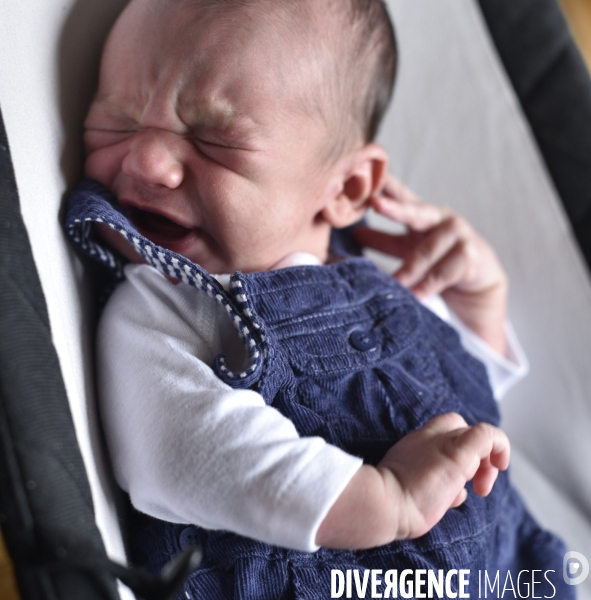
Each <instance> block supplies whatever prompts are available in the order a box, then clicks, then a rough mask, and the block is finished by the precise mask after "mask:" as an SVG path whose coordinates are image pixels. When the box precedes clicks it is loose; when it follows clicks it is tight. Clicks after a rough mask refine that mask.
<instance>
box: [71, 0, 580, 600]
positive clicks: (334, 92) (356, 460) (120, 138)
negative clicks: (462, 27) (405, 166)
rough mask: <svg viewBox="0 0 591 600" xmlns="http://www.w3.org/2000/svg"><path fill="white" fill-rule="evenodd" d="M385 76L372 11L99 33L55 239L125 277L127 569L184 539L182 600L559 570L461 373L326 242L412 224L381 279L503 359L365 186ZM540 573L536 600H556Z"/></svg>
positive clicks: (455, 243) (497, 273)
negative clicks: (68, 239) (396, 267)
mask: <svg viewBox="0 0 591 600" xmlns="http://www.w3.org/2000/svg"><path fill="white" fill-rule="evenodd" d="M395 66H396V49H395V42H394V35H393V31H392V28H391V24H390V22H389V19H388V16H387V13H386V11H385V8H384V6H383V5H382V3H381V2H379V1H378V0H364V1H361V0H333V1H331V0H314V1H312V0H305V1H304V0H302V1H299V2H294V1H293V0H289V1H284V2H279V1H277V0H274V1H271V0H250V1H244V0H243V1H238V0H235V1H233V0H217V1H211V0H175V1H173V0H132V2H131V3H130V4H129V6H128V7H127V8H126V10H125V11H124V13H123V14H122V16H121V17H120V18H119V20H118V21H117V23H116V25H115V26H114V28H113V31H112V32H111V35H110V37H109V39H108V41H107V44H106V46H105V50H104V54H103V59H102V65H101V73H100V82H99V89H98V92H97V95H96V97H95V100H94V102H93V104H92V106H91V108H90V111H89V114H88V117H87V120H86V135H85V141H86V147H87V161H86V174H87V176H88V177H89V178H92V180H94V181H86V182H83V184H82V185H81V186H79V188H78V189H77V190H75V192H74V193H73V195H72V198H71V202H70V209H69V214H68V220H67V228H68V231H69V233H70V235H71V236H72V239H73V240H74V242H75V243H76V244H78V245H79V246H80V247H82V248H83V249H84V250H86V251H87V252H88V253H90V254H91V255H93V256H95V257H96V258H98V259H99V260H101V261H102V262H103V263H104V264H106V265H107V266H109V267H111V268H112V270H113V272H114V273H115V274H116V276H117V277H118V278H119V279H123V278H125V280H124V281H123V282H122V283H120V285H119V286H118V287H117V289H116V290H115V292H114V293H113V295H112V296H111V298H110V300H109V302H108V304H107V306H106V308H105V311H104V314H103V316H102V320H101V324H100V328H99V334H98V344H99V345H98V359H99V387H100V390H99V393H100V403H101V411H102V415H103V420H104V425H105V430H106V436H107V440H108V444H109V451H110V454H111V458H112V460H113V465H114V469H115V474H116V477H117V481H118V482H119V484H120V485H121V486H122V487H123V489H125V490H126V491H127V492H128V493H129V494H130V498H131V501H132V503H133V505H134V506H135V507H136V508H138V509H139V510H140V511H142V513H145V515H150V516H144V515H141V516H137V518H136V519H134V527H133V529H132V534H131V535H132V540H131V545H132V547H133V548H135V560H137V561H140V562H142V563H144V564H145V565H146V566H147V567H148V568H150V569H151V570H154V571H158V570H160V569H161V568H162V567H163V566H164V564H165V563H166V562H167V561H168V560H169V559H170V558H171V557H172V556H173V555H174V554H175V553H176V552H177V551H178V550H179V549H180V548H182V547H183V545H185V544H186V543H189V542H191V541H194V540H199V541H200V542H201V544H202V545H203V547H204V551H205V557H204V560H203V562H202V564H201V565H200V567H199V568H198V569H197V571H196V572H195V573H194V574H193V575H192V576H191V578H190V579H189V581H188V582H187V584H186V586H185V588H184V590H183V592H182V593H181V595H180V596H179V597H183V598H186V597H195V598H225V597H240V598H257V599H258V598H279V597H286V598H287V597H298V598H299V597H302V598H304V597H305V598H309V597H329V593H330V591H329V590H330V582H331V570H333V569H341V570H344V569H350V568H357V569H381V570H382V571H383V572H384V573H387V574H388V576H387V577H385V579H384V582H383V586H384V588H387V586H390V590H392V589H393V588H392V586H393V585H394V584H393V581H394V579H393V577H395V575H394V572H395V571H397V572H402V571H403V570H404V569H432V570H434V572H435V573H438V572H439V571H446V570H451V569H465V570H470V572H471V577H470V583H469V586H468V588H466V589H467V590H471V591H472V592H473V593H475V590H476V587H477V581H478V573H477V572H478V570H480V569H488V570H489V571H497V570H498V571H500V572H501V573H502V577H505V574H506V573H507V572H510V573H512V574H513V577H514V578H516V577H517V575H518V573H519V572H520V571H522V570H538V571H542V572H546V573H548V572H552V573H554V575H556V574H557V573H558V571H559V568H560V565H561V561H562V555H563V553H564V548H563V546H562V544H561V542H560V541H559V540H557V539H556V538H555V537H554V536H552V535H550V534H549V533H547V532H544V531H542V530H541V529H540V528H539V527H538V526H537V524H536V523H535V522H534V521H533V520H532V518H531V517H530V516H529V515H528V514H527V512H526V511H525V509H524V507H523V505H522V503H521V501H520V499H519V497H518V496H517V494H516V492H515V491H514V490H513V489H512V488H511V486H510V485H509V482H508V479H507V475H506V473H501V474H500V475H499V471H504V470H505V469H506V468H507V465H508V459H509V443H508V440H507V438H506V436H505V435H504V434H503V433H502V431H501V430H499V429H498V428H497V427H496V425H497V424H498V411H497V407H496V404H495V401H494V399H493V396H492V393H491V390H490V386H489V383H488V380H487V377H486V371H485V369H484V368H483V366H482V365H481V364H480V363H479V362H478V361H476V360H475V359H474V358H473V357H471V356H470V355H468V354H467V353H466V352H465V350H464V349H463V348H462V346H461V344H460V343H459V340H458V336H457V334H456V333H455V332H454V331H453V330H452V329H450V328H449V327H448V326H447V325H445V324H444V323H443V322H442V321H441V320H439V319H438V318H437V317H436V316H435V315H433V314H432V313H431V312H430V311H428V310H427V309H425V308H424V307H423V306H421V305H420V304H419V303H418V302H417V300H416V298H415V297H413V295H412V294H411V293H410V292H409V291H408V290H407V289H405V288H404V287H403V286H402V285H400V283H399V282H397V281H396V280H395V279H393V278H391V277H389V276H386V275H385V274H382V273H380V272H378V271H377V270H376V269H375V268H374V267H373V266H372V265H371V263H370V262H368V261H366V260H364V259H361V258H352V257H349V258H347V257H343V256H338V255H337V254H336V253H335V252H332V251H331V247H330V236H331V231H332V230H333V229H335V228H337V229H338V228H343V227H346V226H348V225H351V224H353V223H355V222H357V221H358V220H359V219H360V218H362V217H363V215H364V213H365V211H366V210H367V208H368V207H369V205H370V204H371V205H373V206H374V208H376V209H378V210H380V211H381V212H384V213H387V214H389V215H390V216H391V217H393V218H396V219H397V220H400V221H402V222H404V223H406V224H407V225H408V226H409V228H410V229H412V230H417V231H419V232H424V233H422V234H419V235H417V234H416V233H413V235H410V236H408V237H407V238H406V240H407V241H406V246H405V249H404V253H405V258H406V262H405V265H404V266H403V268H402V270H401V271H400V272H399V273H398V278H399V279H400V280H401V281H402V282H403V283H405V284H406V285H409V286H410V287H412V288H413V290H414V291H415V292H416V293H417V295H420V296H423V295H426V294H428V293H431V292H434V291H436V292H443V296H444V298H445V299H446V300H447V301H448V302H449V304H450V305H451V306H452V308H453V309H454V310H455V312H456V313H457V315H458V316H459V317H460V318H461V320H462V321H463V322H464V323H465V324H466V325H467V326H468V327H469V328H470V329H472V330H473V331H474V332H475V333H476V334H478V335H479V336H480V337H482V338H483V339H484V340H485V341H486V342H488V343H489V345H491V346H492V347H493V348H495V349H497V350H499V352H500V353H501V354H504V353H506V346H507V343H506V337H505V329H504V319H505V305H506V299H505V296H506V282H505V280H504V275H503V274H502V271H501V269H500V267H499V266H498V263H497V262H496V259H495V258H494V255H493V254H492V252H491V251H490V249H489V248H488V246H487V245H486V244H485V243H484V242H483V241H482V240H481V239H480V238H479V237H478V236H476V234H475V233H474V232H473V231H472V230H471V229H470V228H469V227H468V226H467V225H466V224H465V223H464V222H463V221H461V220H460V219H458V218H457V217H455V216H454V215H451V214H450V212H449V211H447V210H444V209H440V208H437V207H433V206H431V205H425V204H422V203H420V202H419V201H418V200H417V199H416V198H414V197H413V196H412V195H411V194H410V193H409V192H407V191H406V190H405V189H404V188H400V187H399V186H398V184H396V182H394V181H393V180H392V179H388V178H387V176H386V163H387V156H386V154H385V152H384V150H383V149H382V148H380V147H379V146H377V145H376V144H374V143H373V142H372V140H373V138H374V136H375V134H376V130H377V127H378V125H379V122H380V120H381V118H382V115H383V113H384V111H385V109H386V107H387V104H388V101H389V98H390V95H391V91H392V86H393V80H394V73H395ZM382 192H384V194H383V195H382V196H380V194H381V193H382ZM90 223H95V225H93V227H90V225H89V224H90ZM96 233H98V234H99V235H100V237H99V238H97V237H96V235H95V234H96ZM366 234H367V232H366ZM103 242H106V246H105V245H104V244H103ZM113 251H114V252H113ZM474 251H476V252H474ZM124 259H126V260H127V261H129V264H127V266H125V267H124V266H123V265H124V262H125V260H124ZM211 274H218V275H217V276H215V277H214V276H212V275H211ZM497 477H498V480H497ZM495 480H497V481H496V484H495ZM469 481H472V483H471V484H470V485H468V486H466V484H467V482H469ZM416 538H418V539H416ZM339 549H340V550H339ZM351 550H359V551H357V552H351ZM362 550H363V551H362ZM440 576H441V575H440ZM558 579H559V578H558V577H552V576H551V575H550V576H549V577H548V578H546V579H545V580H543V582H540V584H539V585H538V587H537V588H536V592H537V593H544V592H547V593H549V594H551V593H552V591H553V590H554V591H556V589H559V590H562V587H566V588H567V589H566V590H563V591H560V593H559V596H560V597H561V598H570V597H572V594H571V591H570V588H568V586H564V583H562V584H561V583H560V582H559V581H558ZM448 585H451V588H452V589H453V590H455V592H457V590H458V589H459V587H460V584H459V580H458V579H456V580H453V581H451V583H449V584H448ZM561 586H562V587H561ZM449 593H451V592H449ZM464 597H467V596H464Z"/></svg>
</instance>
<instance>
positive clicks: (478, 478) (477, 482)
mask: <svg viewBox="0 0 591 600" xmlns="http://www.w3.org/2000/svg"><path fill="white" fill-rule="evenodd" d="M498 475H499V469H497V468H496V467H493V466H492V465H491V464H490V462H489V461H488V460H484V461H482V464H481V465H480V468H479V469H478V471H476V475H474V479H472V489H473V490H474V491H475V492H476V493H477V494H478V495H479V496H488V494H490V492H491V490H492V488H493V485H494V483H495V481H496V480H497V477H498Z"/></svg>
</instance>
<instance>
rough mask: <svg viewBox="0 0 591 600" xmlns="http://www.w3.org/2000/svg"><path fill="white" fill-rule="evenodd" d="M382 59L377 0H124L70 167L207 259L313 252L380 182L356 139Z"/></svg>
mask: <svg viewBox="0 0 591 600" xmlns="http://www.w3.org/2000/svg"><path fill="white" fill-rule="evenodd" d="M395 69H396V48H395V42H394V34H393V31H392V27H391V24H390V21H389V19H388V16H387V13H386V10H385V8H384V6H383V4H382V2H381V1H380V0H132V1H131V3H130V4H129V5H128V7H127V8H126V10H125V11H124V12H123V14H122V15H121V17H120V18H119V20H118V21H117V23H116V24H115V26H114V28H113V30H112V32H111V34H110V36H109V39H108V41H107V44H106V46H105V50H104V53H103V58H102V63H101V72H100V81H99V88H98V92H97V95H96V97H95V100H94V102H93V104H92V106H91V108H90V111H89V114H88V117H87V119H86V134H85V141H86V147H87V161H86V174H87V175H88V176H89V177H93V178H95V179H97V180H99V181H100V182H102V183H103V184H105V185H106V186H107V187H108V188H110V189H111V190H112V191H113V192H114V193H115V195H116V196H117V197H118V198H119V202H120V203H121V205H122V206H123V207H124V209H125V210H126V211H127V213H128V216H129V217H130V219H131V220H132V221H133V222H134V224H135V225H136V226H137V227H138V229H139V230H140V232H141V233H143V234H144V235H145V236H146V237H147V238H149V239H151V240H152V241H153V242H155V243H156V244H158V245H161V246H163V247H165V248H168V249H170V250H172V251H174V252H177V253H179V254H182V255H184V256H186V257H187V258H189V259H190V260H192V261H193V262H196V263H198V264H200V265H201V266H203V267H204V268H205V269H207V270H208V271H210V272H215V273H220V272H233V271H236V270H241V271H245V272H248V271H259V270H266V269H268V268H269V267H271V266H272V265H273V264H275V263H277V262H278V261H279V260H280V259H282V258H283V257H285V256H286V255H288V254H290V253H291V252H298V251H300V252H310V253H312V254H315V255H316V256H318V258H320V259H321V260H322V261H324V260H325V259H326V256H327V252H328V244H329V236H330V230H331V228H332V227H337V228H339V227H344V226H347V225H349V224H351V223H354V222H355V221H357V220H358V219H359V218H360V217H361V216H362V215H363V212H364V211H365V209H366V207H367V203H368V200H369V198H370V197H371V195H372V194H374V193H375V192H376V190H378V189H379V188H380V186H381V184H382V180H383V177H384V174H385V168H386V155H385V152H384V150H382V149H381V148H380V147H379V146H377V145H375V144H373V143H372V140H373V137H374V136H375V133H376V130H377V127H378V125H379V122H380V120H381V118H382V116H383V113H384V111H385V109H386V107H387V105H388V101H389V99H390V96H391V92H392V87H393V80H394V74H395ZM116 235H118V234H113V232H111V235H109V236H108V241H109V242H110V243H111V244H112V245H113V246H114V247H116V248H117V249H119V250H120V251H122V252H123V253H124V254H126V255H127V256H130V253H131V254H133V251H132V250H130V249H128V248H127V247H126V245H125V242H124V240H123V238H117V237H114V236H116ZM105 237H107V236H105Z"/></svg>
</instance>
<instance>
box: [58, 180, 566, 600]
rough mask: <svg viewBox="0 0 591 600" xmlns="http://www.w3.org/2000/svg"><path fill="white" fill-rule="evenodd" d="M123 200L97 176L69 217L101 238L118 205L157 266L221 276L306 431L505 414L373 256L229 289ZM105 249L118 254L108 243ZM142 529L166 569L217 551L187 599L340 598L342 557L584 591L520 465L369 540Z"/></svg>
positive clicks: (74, 231) (138, 552)
mask: <svg viewBox="0 0 591 600" xmlns="http://www.w3.org/2000/svg"><path fill="white" fill-rule="evenodd" d="M85 186H86V188H87V191H85ZM101 194H102V195H103V196H104V197H101ZM112 200H113V198H112V196H111V195H110V194H109V193H108V192H106V191H105V192H102V191H101V189H100V187H98V186H97V184H94V183H92V184H89V183H88V182H87V183H84V184H83V185H82V186H81V187H79V188H78V190H77V191H76V193H75V194H74V195H73V196H72V199H71V203H72V205H71V209H70V213H69V214H70V217H71V218H70V217H69V219H70V220H69V221H68V223H69V224H72V223H74V224H76V223H77V224H78V225H81V224H84V223H86V225H85V226H84V227H76V226H72V227H70V225H67V227H68V231H70V234H71V235H72V236H73V237H74V239H75V241H76V243H77V244H78V245H79V246H80V247H81V248H83V249H86V250H87V251H88V249H89V248H90V247H91V246H90V245H89V244H88V243H87V241H86V240H87V238H86V236H88V235H90V227H89V225H90V221H97V220H100V221H101V222H107V223H110V218H111V217H112V216H113V215H114V216H115V219H116V223H112V225H113V226H114V227H116V228H117V229H119V231H123V232H124V233H125V235H127V236H131V239H137V240H138V241H137V244H136V247H137V248H138V249H139V250H140V252H142V253H143V254H144V256H145V258H146V259H147V260H150V262H151V264H153V265H154V266H155V267H157V268H160V270H162V271H163V272H165V273H170V269H174V270H175V272H176V271H178V272H179V273H180V272H184V273H189V272H192V273H194V274H198V275H199V278H196V279H195V282H194V283H193V285H199V286H200V287H202V288H203V289H206V290H207V289H209V288H210V287H211V288H212V289H215V293H211V294H210V296H211V297H212V298H213V299H215V300H217V301H218V302H220V303H221V304H222V305H223V306H224V307H227V310H228V314H230V315H234V314H236V315H239V316H240V317H241V320H240V323H241V325H240V327H242V326H245V327H246V329H247V330H248V331H247V332H246V333H245V334H244V335H243V339H244V341H245V342H246V343H247V344H248V345H249V346H252V345H254V350H253V349H252V348H250V350H251V356H252V355H253V354H252V353H253V352H254V353H256V351H258V352H259V354H260V356H261V357H263V358H262V363H260V364H259V366H258V367H257V369H256V370H255V371H254V372H252V373H250V375H249V377H252V378H253V381H252V383H251V385H252V386H256V388H257V389H258V390H259V391H260V392H261V394H262V395H263V397H264V398H265V401H266V402H267V403H268V404H270V405H272V406H274V407H275V408H277V409H278V410H279V411H280V412H281V413H282V414H284V415H285V416H287V417H288V418H290V419H291V420H292V422H293V423H294V425H295V426H296V428H297V430H298V432H299V434H300V435H302V436H321V437H323V438H324V439H325V440H327V441H329V442H330V443H332V444H334V445H336V446H338V447H340V448H342V449H344V450H346V451H347V452H350V453H352V454H355V455H357V456H361V457H362V458H363V459H364V460H365V461H366V462H368V463H370V464H375V463H377V462H378V461H379V460H380V458H381V457H382V456H383V454H384V453H385V452H386V450H387V449H388V448H389V447H390V446H391V445H393V444H394V443H395V442H397V441H398V440H399V439H400V438H401V437H403V436H404V435H405V434H407V433H409V432H410V431H412V430H414V429H416V428H418V427H420V426H422V425H423V424H424V423H425V422H426V421H427V420H428V419H429V418H431V417H433V416H435V415H437V414H442V413H445V412H449V411H457V412H459V413H460V414H462V415H463V416H464V418H465V419H466V421H467V422H468V423H471V424H474V423H477V422H479V421H486V422H489V423H493V424H498V422H499V414H498V409H497V405H496V403H495V401H494V398H493V396H492V393H491V390H490V387H489V385H488V381H487V379H486V373H485V370H484V368H483V366H482V365H481V364H480V363H479V362H478V361H476V360H475V359H474V358H472V357H471V356H470V355H469V354H467V353H466V352H465V351H464V350H463V348H462V346H461V345H460V342H459V339H458V336H457V334H456V333H455V332H454V331H453V330H452V329H451V328H450V327H448V326H447V325H445V324H444V323H443V322H442V321H440V320H439V319H438V318H437V317H435V316H434V315H433V314H432V313H430V312H429V311H428V310H427V309H425V308H424V307H422V306H421V305H420V304H419V303H418V302H417V301H416V299H415V298H414V297H413V296H412V295H411V294H410V293H409V292H408V291H407V290H405V289H404V288H403V287H402V286H400V285H399V284H398V283H397V282H396V281H395V280H393V279H392V278H391V277H389V276H387V275H385V274H383V273H380V272H379V271H378V270H377V269H376V268H375V267H374V266H373V265H372V264H371V263H370V262H369V261H366V260H364V259H360V258H349V259H347V260H343V261H342V262H339V263H336V264H333V265H330V266H323V267H313V266H312V267H311V266H308V267H305V266H304V267H292V268H288V269H280V270H277V271H270V272H264V273H251V274H241V273H236V274H234V275H233V276H232V279H231V287H230V291H229V292H225V291H224V290H222V289H219V287H218V286H217V283H216V282H215V280H213V279H212V278H211V277H210V276H209V275H208V274H207V273H206V272H205V271H203V270H202V269H200V268H199V267H197V266H195V265H193V266H190V263H189V264H186V265H185V263H187V262H188V261H187V259H185V258H183V257H181V256H179V255H175V254H173V253H171V252H169V251H166V250H164V249H162V248H158V247H154V245H153V244H152V243H151V242H149V241H148V240H146V239H145V238H143V237H142V236H141V235H140V234H139V233H138V232H137V231H135V229H134V228H133V226H132V225H131V223H129V221H127V220H126V219H125V217H124V216H123V215H121V213H119V212H117V211H115V212H113V209H112V208H111V207H110V206H109V202H108V201H112ZM86 219H88V220H86ZM128 239H129V238H128ZM95 243H96V242H95ZM134 243H135V242H134ZM93 255H94V256H95V257H96V258H98V259H99V260H101V261H102V262H104V263H105V264H109V258H108V257H107V255H106V252H105V251H104V249H103V250H101V251H94V252H93ZM154 256H156V258H154ZM179 265H180V266H179ZM185 267H186V268H185ZM203 286H205V287H203ZM228 307H230V308H228ZM251 332H253V335H251ZM223 364H224V363H223V361H222V360H217V361H216V364H215V365H214V369H215V370H216V372H217V374H218V376H219V377H220V378H221V379H223V380H224V381H226V382H227V383H228V384H230V385H232V386H234V387H240V386H241V385H242V383H241V381H240V379H239V378H238V379H237V378H236V377H235V375H236V374H233V373H228V372H227V370H224V369H223V368H222V367H223ZM186 476H187V477H190V476H191V474H190V473H187V474H186ZM310 493H313V490H310ZM132 531H133V532H134V533H133V538H132V548H133V555H134V560H135V561H137V562H138V563H141V564H143V565H145V566H146V567H147V568H148V569H149V570H151V571H154V572H159V571H160V569H162V567H163V566H164V565H165V564H166V563H167V562H168V561H169V560H170V559H171V558H172V557H173V556H174V555H175V554H176V553H178V552H179V551H180V550H181V549H182V548H183V547H185V546H186V545H187V544H188V543H190V542H191V541H195V540H198V541H199V542H200V543H201V544H202V545H203V548H204V560H203V562H202V564H201V566H200V567H199V568H198V569H197V571H196V572H195V573H194V574H193V575H192V576H191V577H190V578H189V580H188V582H187V584H186V585H185V588H184V589H183V590H182V591H181V592H180V593H179V596H178V597H179V599H180V598H208V599H209V598H239V599H243V600H247V599H249V600H250V599H252V600H255V599H256V600H260V599H264V598H269V599H270V598H298V599H299V598H326V597H330V572H331V570H332V569H341V570H346V569H361V570H363V569H368V568H371V569H382V570H384V571H385V570H388V569H398V571H399V572H401V571H402V570H403V569H413V570H414V569H433V570H436V571H437V570H439V569H442V570H444V571H448V570H451V569H469V570H470V572H471V577H470V592H471V594H472V595H473V597H476V595H477V593H478V591H477V585H478V571H480V570H485V569H486V570H487V571H488V572H489V573H491V574H492V575H493V576H494V572H495V571H500V573H501V578H502V580H503V581H504V579H505V574H506V572H507V571H508V570H510V571H511V573H512V576H513V579H514V580H515V579H516V578H517V576H518V573H519V572H520V571H522V570H530V571H532V570H538V571H547V570H552V571H553V573H551V574H550V580H551V581H552V584H553V586H554V587H555V588H556V590H557V591H556V597H560V598H562V599H565V600H567V599H569V598H574V595H573V594H574V592H573V588H570V587H569V586H567V585H566V584H565V583H564V581H563V579H562V573H561V569H562V558H563V555H564V552H565V549H564V546H563V544H562V542H561V541H560V540H559V539H558V538H556V537H554V536H553V535H552V534H550V533H548V532H545V531H543V530H541V529H540V528H539V527H538V525H537V524H536V523H535V522H534V521H533V519H532V518H531V517H530V516H529V515H528V513H527V511H526V510H525V507H524V506H523V503H522V502H521V500H520V498H519V497H518V495H517V494H516V492H515V491H514V490H513V489H512V488H511V486H510V484H509V479H508V475H507V474H506V473H504V474H501V475H500V476H499V479H498V481H497V483H496V484H495V487H494V489H493V492H492V493H491V494H490V495H489V496H488V497H487V498H485V499H483V498H479V497H477V496H475V494H474V493H473V492H472V491H471V490H470V489H469V495H468V498H467V500H466V502H465V503H464V504H463V505H462V506H461V507H459V508H458V509H453V510H450V511H448V513H447V514H446V515H445V517H444V518H443V520H442V521H441V522H440V523H439V524H438V525H437V526H436V527H435V528H433V529H432V530H431V531H430V532H429V533H428V534H427V535H425V536H423V537H422V538H420V539H418V540H413V541H409V540H405V541H400V542H395V543H392V544H389V545H386V546H383V547H380V548H376V549H372V550H369V551H361V552H353V551H349V552H343V551H332V550H327V549H320V550H319V551H318V552H316V553H313V554H309V553H302V552H297V551H291V550H286V549H282V548H278V547H273V546H269V545H266V544H263V543H259V542H256V541H254V540H249V539H246V538H243V537H239V536H236V535H234V534H232V533H229V532H224V531H205V530H203V529H199V528H196V527H193V526H186V525H173V524H170V523H164V522H161V521H157V520H155V519H151V518H149V517H146V516H143V515H139V514H135V515H134V519H133V527H132ZM536 593H539V594H541V595H544V594H546V595H548V596H550V597H551V596H552V594H553V593H554V588H553V587H552V586H551V585H550V584H549V583H548V582H547V581H546V580H544V582H543V583H541V584H540V585H539V586H538V587H537V589H536Z"/></svg>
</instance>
